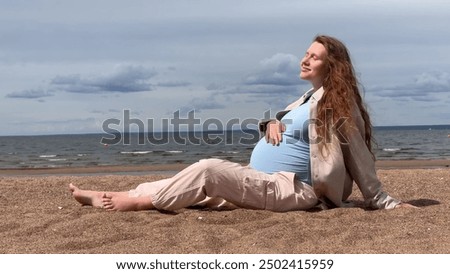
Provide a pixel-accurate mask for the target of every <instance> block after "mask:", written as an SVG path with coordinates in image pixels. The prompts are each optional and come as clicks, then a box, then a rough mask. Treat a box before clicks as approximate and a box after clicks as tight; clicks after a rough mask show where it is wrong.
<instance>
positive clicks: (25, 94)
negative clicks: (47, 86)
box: [6, 89, 54, 99]
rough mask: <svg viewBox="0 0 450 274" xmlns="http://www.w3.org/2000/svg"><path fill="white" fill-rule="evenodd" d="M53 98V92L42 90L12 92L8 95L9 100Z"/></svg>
mask: <svg viewBox="0 0 450 274" xmlns="http://www.w3.org/2000/svg"><path fill="white" fill-rule="evenodd" d="M51 96H54V93H53V92H50V91H45V90H41V89H30V90H22V91H17V92H11V93H9V94H7V95H6V97H7V98H19V99H40V98H44V97H51Z"/></svg>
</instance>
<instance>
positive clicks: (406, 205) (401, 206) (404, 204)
mask: <svg viewBox="0 0 450 274" xmlns="http://www.w3.org/2000/svg"><path fill="white" fill-rule="evenodd" d="M394 208H418V207H417V206H413V205H412V204H408V203H403V202H402V203H399V204H398V205H396V206H395V207H394Z"/></svg>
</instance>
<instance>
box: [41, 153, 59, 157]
mask: <svg viewBox="0 0 450 274" xmlns="http://www.w3.org/2000/svg"><path fill="white" fill-rule="evenodd" d="M56 156H58V155H56V154H43V155H39V158H55V157H56Z"/></svg>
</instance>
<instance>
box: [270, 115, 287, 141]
mask: <svg viewBox="0 0 450 274" xmlns="http://www.w3.org/2000/svg"><path fill="white" fill-rule="evenodd" d="M285 130H286V127H285V125H284V124H283V123H282V122H280V121H278V120H275V121H270V122H269V123H268V124H267V127H266V136H265V137H266V141H267V143H271V144H272V145H274V146H277V145H279V144H280V142H281V141H283V137H282V133H283V132H284V131H285Z"/></svg>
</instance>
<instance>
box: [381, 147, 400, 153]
mask: <svg viewBox="0 0 450 274" xmlns="http://www.w3.org/2000/svg"><path fill="white" fill-rule="evenodd" d="M400 150H401V148H397V147H394V148H383V151H388V152H394V151H400Z"/></svg>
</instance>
